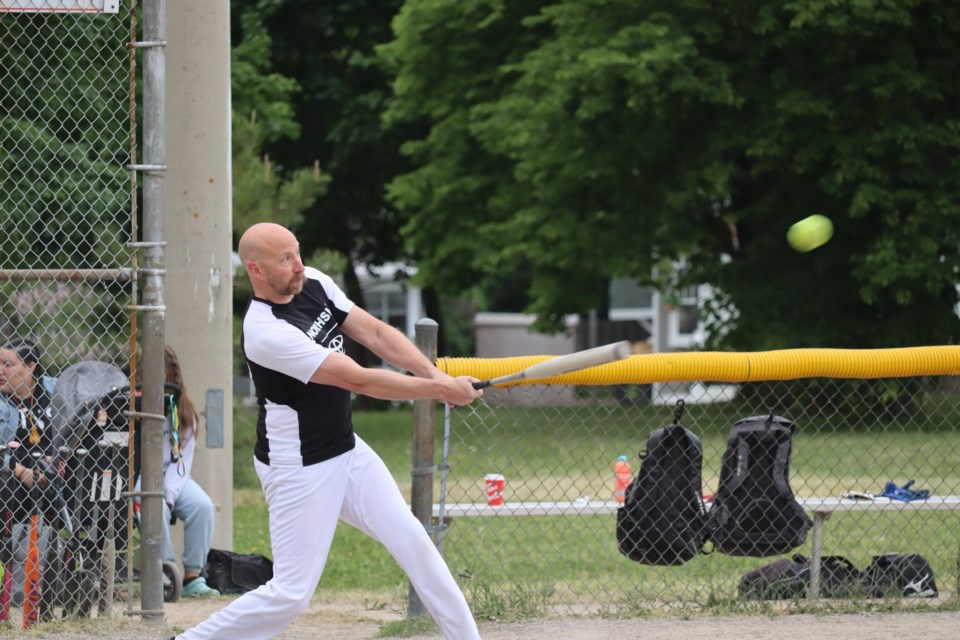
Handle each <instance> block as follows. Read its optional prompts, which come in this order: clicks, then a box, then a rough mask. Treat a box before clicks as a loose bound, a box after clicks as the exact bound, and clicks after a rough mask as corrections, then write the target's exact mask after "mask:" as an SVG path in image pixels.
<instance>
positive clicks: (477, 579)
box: [234, 397, 960, 618]
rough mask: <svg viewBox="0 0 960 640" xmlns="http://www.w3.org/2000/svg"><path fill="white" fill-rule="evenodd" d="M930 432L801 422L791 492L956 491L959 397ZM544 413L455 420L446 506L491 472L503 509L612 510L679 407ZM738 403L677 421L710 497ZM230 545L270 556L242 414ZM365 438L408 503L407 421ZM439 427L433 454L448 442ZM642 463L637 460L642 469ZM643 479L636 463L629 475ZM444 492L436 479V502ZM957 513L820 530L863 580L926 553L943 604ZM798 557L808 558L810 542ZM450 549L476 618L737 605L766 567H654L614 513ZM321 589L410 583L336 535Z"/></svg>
mask: <svg viewBox="0 0 960 640" xmlns="http://www.w3.org/2000/svg"><path fill="white" fill-rule="evenodd" d="M933 402H934V404H935V407H936V408H937V410H936V411H930V412H928V415H927V418H928V420H931V421H933V422H934V423H935V425H937V426H934V427H931V426H930V425H929V424H926V423H924V424H922V425H918V424H913V423H910V424H905V425H902V424H895V425H884V427H883V428H882V429H880V428H876V429H871V428H867V427H865V426H864V425H862V424H859V423H853V424H849V425H846V426H844V425H841V428H839V429H838V428H837V426H836V417H835V416H826V415H815V416H805V417H804V418H803V420H802V421H801V420H798V422H799V423H801V424H800V427H799V428H798V431H797V434H796V436H795V439H794V455H793V461H792V473H791V485H792V487H793V489H794V491H795V493H797V494H798V495H805V496H810V495H839V494H840V493H841V492H843V491H846V490H853V489H856V490H864V491H872V492H875V493H879V492H880V491H881V490H882V487H883V483H884V482H885V481H887V480H893V481H896V482H897V483H898V484H902V483H903V482H905V481H906V480H908V479H910V478H911V477H916V478H917V480H918V485H917V486H918V487H923V488H928V489H930V490H931V491H932V492H933V493H935V494H946V493H952V494H956V493H960V453H958V448H960V439H958V437H957V432H956V431H955V430H954V429H953V427H952V425H953V424H958V422H955V421H954V418H955V417H956V416H955V415H954V414H955V411H956V410H955V406H956V404H955V403H954V402H953V397H950V398H949V402H948V401H947V400H945V399H943V398H941V399H939V400H936V401H933ZM550 411H552V413H549V414H545V412H544V410H543V409H527V408H499V409H496V410H494V409H489V408H486V407H482V406H478V407H476V408H470V409H462V408H461V409H458V410H457V412H456V413H455V416H454V419H453V420H452V425H453V431H454V436H453V437H452V438H451V457H450V462H451V465H452V467H453V468H452V469H451V472H450V476H449V479H448V495H447V500H448V501H449V502H479V501H482V500H483V486H482V478H483V474H484V473H485V472H491V471H499V472H504V473H505V474H506V475H507V477H508V491H509V494H508V496H509V497H508V499H512V500H518V501H519V500H570V499H573V498H575V497H578V496H592V497H595V498H597V497H599V498H600V499H608V498H606V497H604V496H607V495H609V492H610V480H611V465H612V460H614V459H615V458H616V456H617V455H619V454H621V453H627V454H630V453H635V452H636V451H637V450H638V449H640V448H642V445H643V441H644V438H645V436H646V433H647V432H648V431H649V430H650V429H652V428H655V427H657V426H662V425H663V424H667V423H669V422H670V421H671V419H672V412H673V409H672V408H670V407H650V406H644V407H630V408H621V407H616V406H614V407H607V408H604V409H603V410H602V411H600V412H598V411H597V410H596V408H595V407H593V408H582V407H580V408H558V409H551V410H550ZM751 413H754V412H751V411H749V408H748V407H744V406H731V405H729V404H728V405H725V406H720V405H716V406H704V407H694V408H690V409H688V415H687V417H686V419H685V420H684V424H685V425H687V426H689V427H690V428H692V429H693V430H695V431H696V432H698V433H699V434H700V436H701V438H702V441H703V445H704V490H705V491H712V490H713V489H715V487H716V484H717V479H718V477H719V467H720V459H721V456H722V453H723V450H724V447H725V440H726V436H727V431H728V429H729V425H730V424H732V422H733V421H734V420H735V419H736V418H739V417H744V416H745V415H750V414H751ZM234 420H235V426H234V429H235V432H234V442H235V447H236V455H235V458H234V459H235V463H234V464H235V487H236V504H235V513H234V520H235V530H234V541H235V548H236V549H237V550H238V551H241V552H257V553H264V554H266V555H270V548H269V536H268V535H267V529H266V513H265V507H264V505H263V500H262V497H261V494H260V490H259V487H258V485H257V483H256V478H255V476H254V475H253V472H252V465H251V464H250V462H249V461H250V457H251V453H250V452H251V451H252V442H253V420H252V416H251V414H250V410H249V409H244V408H240V407H238V409H237V412H236V414H235V418H234ZM355 426H356V430H357V432H358V433H359V434H360V435H361V437H363V438H364V439H365V440H366V441H367V442H368V443H369V444H371V446H373V447H374V449H375V450H377V451H378V452H379V453H380V454H381V456H382V457H383V458H384V460H385V462H386V463H387V465H388V466H389V468H390V469H391V470H392V471H393V474H394V476H395V478H396V479H397V481H398V483H399V484H400V486H401V488H402V489H403V490H404V491H405V492H406V493H407V495H409V485H410V475H409V469H410V460H411V443H412V435H411V428H412V412H411V411H410V410H409V409H405V408H401V409H396V410H391V411H388V412H382V413H360V414H357V415H356V416H355ZM442 433H443V432H442V425H441V424H440V423H439V422H438V425H437V434H438V441H437V457H438V459H439V456H440V451H441V446H442V444H441V443H442ZM633 460H634V463H636V458H635V457H634V458H633ZM636 470H637V467H636V466H635V467H634V472H636ZM438 496H439V480H438V482H437V486H435V491H434V499H435V500H436V499H437V497H438ZM958 525H960V515H958V514H957V513H956V512H905V513H889V512H884V513H881V512H866V513H846V514H840V515H837V516H835V517H833V518H832V519H831V520H830V522H829V523H828V524H827V525H826V526H825V528H824V549H825V552H826V553H829V554H833V555H843V556H845V557H847V558H849V559H850V560H851V561H852V562H853V563H854V564H855V565H856V566H857V567H859V568H861V569H862V568H865V567H866V566H867V564H869V561H870V559H871V557H872V556H873V555H879V554H883V553H891V552H904V553H906V552H917V553H921V554H923V555H924V556H926V557H927V558H928V559H929V560H930V562H931V565H932V566H933V568H934V571H935V575H936V576H937V579H938V585H939V587H940V589H941V593H942V594H945V595H947V596H948V597H949V594H952V593H953V592H954V591H955V588H956V581H957V561H958V547H960V538H958V535H960V534H958V531H960V526H958ZM795 552H797V553H802V554H806V555H809V544H807V545H805V546H804V547H801V548H799V549H797V550H796V551H795ZM444 553H445V556H446V558H447V560H448V563H449V564H450V566H451V569H452V570H453V571H454V572H455V573H456V574H457V575H459V576H460V578H461V579H462V582H463V584H464V589H465V591H466V592H467V594H468V598H470V600H471V604H472V606H473V607H474V609H475V610H478V615H479V616H480V617H499V618H502V617H503V616H505V615H520V616H523V615H536V614H537V613H538V612H539V613H542V612H543V611H546V610H548V609H550V608H556V607H557V606H560V607H567V608H569V609H570V610H573V611H586V610H594V611H595V610H598V609H599V610H604V609H610V610H619V611H622V610H623V609H624V608H627V609H632V610H634V611H642V610H644V609H645V608H646V607H649V606H653V605H655V604H657V603H665V602H666V603H669V602H674V603H685V604H694V605H695V606H698V607H702V606H714V607H717V606H719V607H728V606H738V605H737V603H736V593H737V583H738V582H739V579H740V577H741V576H742V575H743V573H745V572H746V571H748V570H750V569H752V568H755V567H757V566H760V565H761V564H765V563H767V562H769V561H771V560H772V558H769V559H762V558H735V557H729V556H724V555H722V554H712V555H709V556H704V557H701V558H697V559H694V560H692V561H691V562H689V563H687V564H686V565H684V566H681V567H668V568H664V567H646V566H641V565H637V564H635V563H633V562H630V561H629V560H627V559H626V558H624V557H623V556H621V555H620V554H619V553H618V552H617V551H616V542H615V534H614V519H613V518H612V517H611V516H550V517H516V518H458V519H456V520H454V521H453V523H452V525H451V526H450V528H449V529H448V531H447V532H446V536H445V541H444ZM319 589H320V590H321V591H325V590H330V591H343V590H349V591H357V592H366V593H370V594H375V595H374V596H371V597H375V598H383V599H394V598H398V599H402V597H404V596H405V594H406V579H405V577H404V575H403V573H402V572H401V571H400V569H399V568H398V567H397V566H396V564H395V563H394V562H393V560H392V558H390V556H389V555H388V554H387V553H386V552H385V551H384V550H383V548H382V547H380V546H379V544H377V543H375V542H373V541H371V540H369V539H367V538H366V537H365V536H363V535H361V534H359V533H358V532H356V531H354V530H352V529H351V528H350V527H348V526H345V525H341V527H340V529H339V530H338V533H337V536H336V539H335V540H334V546H333V550H332V552H331V555H330V560H329V562H328V565H327V568H326V570H325V572H324V577H323V580H322V581H321V584H320V587H319Z"/></svg>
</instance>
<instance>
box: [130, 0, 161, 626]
mask: <svg viewBox="0 0 960 640" xmlns="http://www.w3.org/2000/svg"><path fill="white" fill-rule="evenodd" d="M143 38H144V42H142V43H140V46H142V47H143V49H144V52H143V161H144V165H143V166H140V167H137V168H139V169H140V170H141V171H142V172H143V242H142V247H143V264H144V268H143V269H140V270H139V272H138V275H140V276H142V278H143V280H142V282H143V286H142V291H143V304H142V305H141V306H140V310H141V311H142V312H143V325H142V326H143V333H142V335H143V343H142V344H143V347H142V348H143V358H142V360H141V379H142V393H143V395H142V402H143V405H142V412H143V414H144V415H143V416H142V427H141V428H142V431H143V433H142V436H141V438H142V439H141V446H142V449H143V451H142V452H141V460H142V466H141V489H142V493H141V495H142V504H143V508H142V511H141V522H140V525H141V529H140V537H141V551H140V562H141V566H140V572H141V590H142V591H141V609H142V610H141V614H142V615H143V617H144V618H145V619H147V620H150V621H152V622H156V623H158V624H160V623H162V622H163V570H162V567H161V555H162V547H163V520H162V519H163V503H162V502H161V500H162V499H163V466H162V457H163V382H164V377H163V344H164V324H163V321H164V310H165V305H164V293H163V292H164V263H165V261H164V242H163V217H164V191H163V185H164V180H163V172H164V171H165V169H166V166H165V164H164V163H165V155H166V154H165V149H164V138H165V131H164V111H165V104H166V103H165V100H166V96H165V90H164V82H165V76H166V64H165V57H164V46H165V45H166V42H165V38H166V6H165V2H164V0H145V2H144V3H143Z"/></svg>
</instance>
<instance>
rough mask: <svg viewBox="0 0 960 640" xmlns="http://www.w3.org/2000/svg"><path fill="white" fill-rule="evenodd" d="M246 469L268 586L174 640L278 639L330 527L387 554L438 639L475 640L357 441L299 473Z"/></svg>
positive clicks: (309, 585) (321, 557) (306, 590)
mask: <svg viewBox="0 0 960 640" xmlns="http://www.w3.org/2000/svg"><path fill="white" fill-rule="evenodd" d="M254 464H255V465H256V470H257V474H258V475H259V476H260V484H261V486H262V487H263V491H264V494H265V495H266V501H267V507H268V509H269V516H270V542H271V544H272V546H273V579H272V580H270V581H269V582H268V583H267V584H265V585H263V586H261V587H260V588H258V589H256V590H254V591H250V592H248V593H245V594H243V595H242V596H240V597H239V598H237V599H236V600H234V601H233V602H231V603H230V604H229V605H228V606H226V607H225V608H223V609H221V610H220V611H218V612H217V613H215V614H213V615H212V616H210V617H209V618H207V620H205V621H204V622H202V623H201V624H199V625H198V626H196V627H194V628H192V629H189V630H187V631H185V632H183V633H181V634H180V635H179V636H177V638H178V640H205V639H211V640H228V639H229V640H261V639H264V638H272V637H273V636H275V635H276V634H278V633H280V632H281V631H283V629H284V628H286V627H287V626H288V625H289V624H290V623H291V622H293V620H294V618H296V617H297V615H299V614H300V612H302V611H303V610H304V609H306V607H307V605H308V604H309V603H310V598H311V596H313V593H314V591H315V590H316V588H317V584H318V582H319V581H320V574H321V573H322V572H323V566H324V564H325V563H326V560H327V554H328V553H329V551H330V543H331V542H332V541H333V534H334V531H335V530H336V526H337V520H338V519H339V520H343V521H344V522H346V523H348V524H350V525H353V526H354V527H356V528H358V529H360V530H361V531H363V532H364V533H366V534H367V535H369V536H371V537H373V538H374V539H376V540H377V541H379V542H380V543H381V544H383V545H384V546H385V547H386V548H387V550H388V551H389V552H390V554H391V555H393V557H394V558H395V559H396V560H397V563H398V564H399V565H400V567H401V568H402V569H403V570H404V571H405V572H406V574H407V575H408V576H409V577H410V581H411V582H412V584H413V586H414V588H415V589H416V590H417V593H418V594H419V595H420V599H421V600H422V601H423V604H424V606H425V607H426V609H427V611H429V612H430V614H431V615H432V616H433V619H434V620H436V622H437V625H439V627H440V630H441V631H442V632H443V635H444V637H445V638H448V639H450V640H475V639H479V638H480V634H479V632H478V631H477V625H476V622H474V619H473V615H472V614H471V612H470V608H469V606H468V605H467V601H466V599H465V598H464V597H463V593H462V592H461V591H460V588H459V586H458V585H457V583H456V581H455V580H454V579H453V576H452V575H451V573H450V570H449V568H448V567H447V565H446V563H445V562H444V560H443V557H442V556H441V555H440V553H439V552H438V551H437V549H436V547H435V546H434V545H433V542H432V540H431V539H430V536H429V535H427V532H426V531H425V530H424V528H423V525H422V524H421V523H420V521H419V520H417V519H416V518H415V517H414V516H413V513H411V511H410V508H409V507H408V506H407V504H406V502H405V501H404V499H403V496H402V495H401V494H400V490H399V488H398V487H397V483H396V482H395V481H394V479H393V477H392V476H391V475H390V472H389V471H388V470H387V467H386V465H385V464H384V463H383V461H382V460H381V459H380V456H378V455H377V454H376V453H375V452H374V451H373V449H371V448H370V447H369V446H368V445H367V444H366V443H365V442H363V440H361V439H360V438H359V437H357V446H356V447H355V448H354V449H353V450H352V451H349V452H347V453H345V454H343V455H340V456H337V457H336V458H333V459H332V460H327V461H325V462H321V463H319V464H314V465H310V466H307V467H271V466H268V465H265V464H263V463H261V462H259V461H257V460H255V461H254Z"/></svg>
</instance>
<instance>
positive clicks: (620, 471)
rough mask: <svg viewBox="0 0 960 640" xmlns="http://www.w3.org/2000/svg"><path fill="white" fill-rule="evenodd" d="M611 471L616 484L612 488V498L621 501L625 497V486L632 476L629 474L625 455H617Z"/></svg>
mask: <svg viewBox="0 0 960 640" xmlns="http://www.w3.org/2000/svg"><path fill="white" fill-rule="evenodd" d="M613 472H614V475H616V486H615V488H614V490H613V499H614V500H616V501H617V502H623V501H624V500H625V499H626V497H627V486H628V485H629V484H630V480H631V479H632V478H633V476H632V475H631V474H630V461H629V459H628V458H627V456H619V457H618V458H617V461H616V462H615V463H613Z"/></svg>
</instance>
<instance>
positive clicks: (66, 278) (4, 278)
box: [0, 268, 133, 282]
mask: <svg viewBox="0 0 960 640" xmlns="http://www.w3.org/2000/svg"><path fill="white" fill-rule="evenodd" d="M132 275H133V270H132V269H129V268H123V269H0V282H103V281H115V282H128V281H129V280H130V279H131V277H132Z"/></svg>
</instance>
